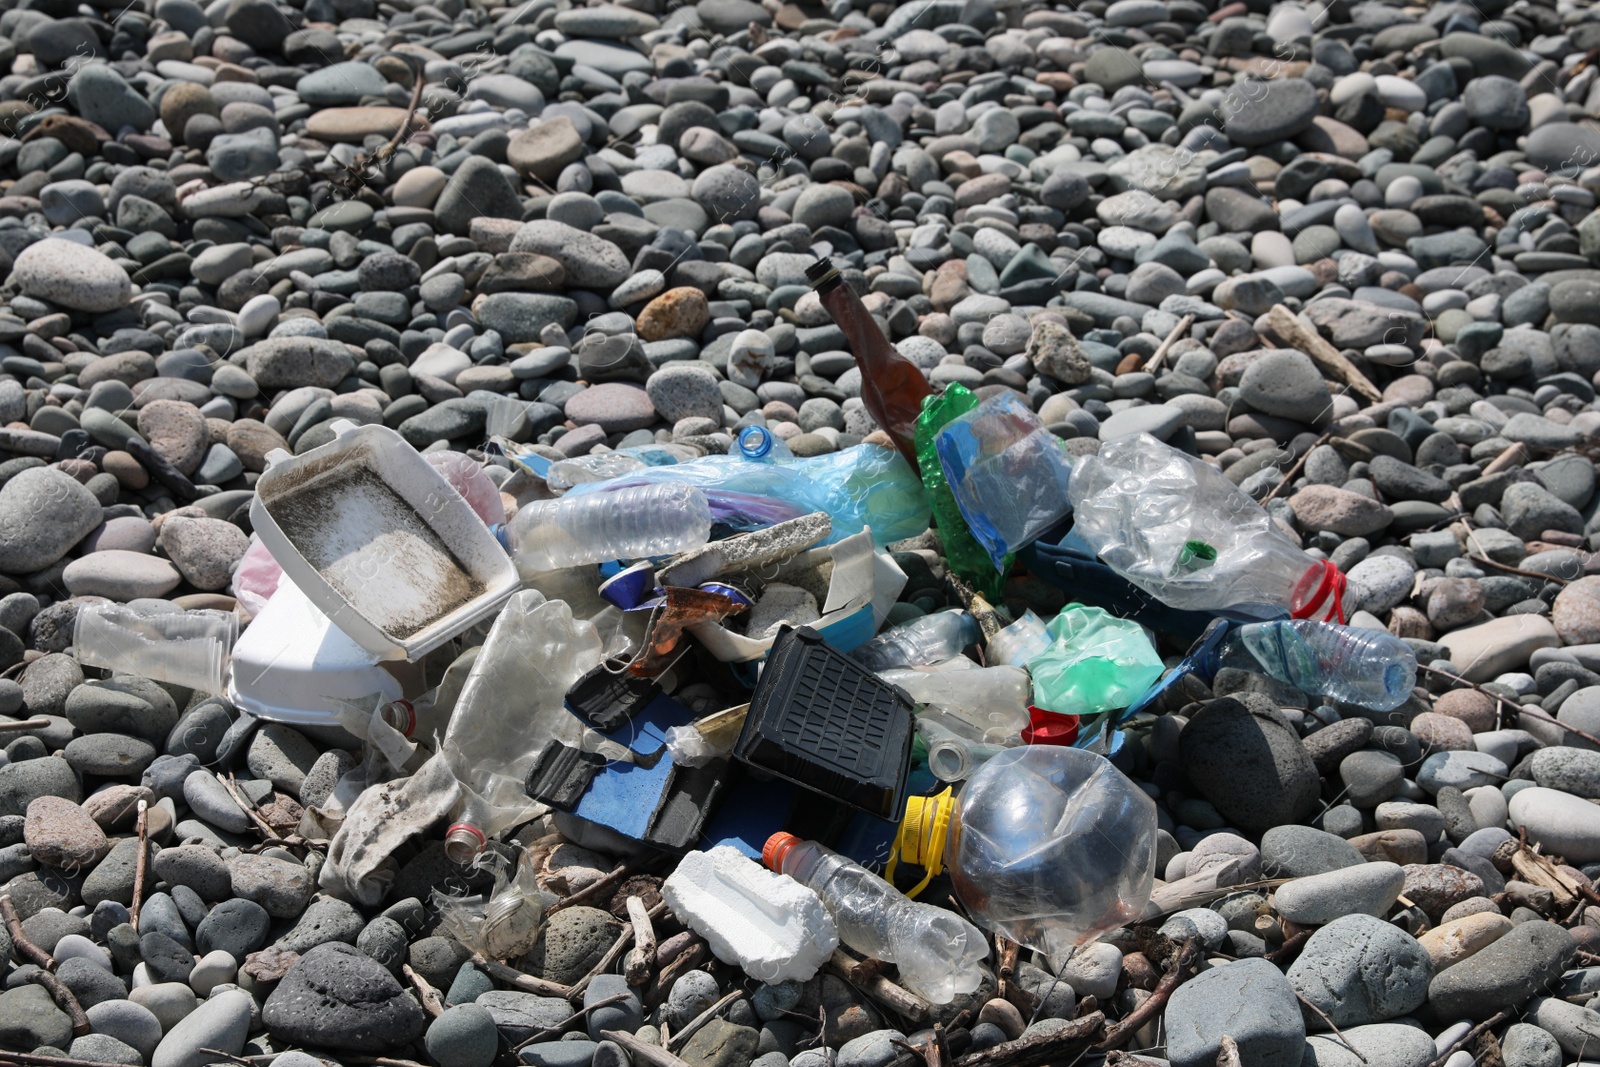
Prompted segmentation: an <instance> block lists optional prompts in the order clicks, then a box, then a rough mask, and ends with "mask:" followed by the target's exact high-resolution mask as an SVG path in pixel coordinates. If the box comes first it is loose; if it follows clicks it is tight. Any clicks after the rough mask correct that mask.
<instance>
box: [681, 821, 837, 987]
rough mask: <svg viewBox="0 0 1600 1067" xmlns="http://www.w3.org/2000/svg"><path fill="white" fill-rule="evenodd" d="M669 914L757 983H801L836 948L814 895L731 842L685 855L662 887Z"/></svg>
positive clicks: (833, 928) (825, 915)
mask: <svg viewBox="0 0 1600 1067" xmlns="http://www.w3.org/2000/svg"><path fill="white" fill-rule="evenodd" d="M661 899H662V900H665V901H666V902H667V907H669V908H671V909H672V914H674V915H676V916H677V917H678V919H679V920H680V921H681V922H683V924H684V925H685V926H687V927H689V929H691V930H693V931H694V932H695V933H697V934H699V935H700V936H701V937H703V938H705V940H706V944H708V945H709V946H711V952H712V954H713V955H715V956H716V957H717V959H719V960H721V961H722V962H723V963H728V964H732V965H734V966H736V967H738V968H740V969H741V970H743V971H744V972H745V973H746V974H748V975H749V976H750V977H751V978H754V979H756V980H757V981H760V982H769V983H777V982H789V981H793V982H804V981H806V980H807V979H809V978H811V977H812V976H813V975H815V974H816V973H817V970H818V969H819V968H820V967H821V966H822V965H823V964H824V963H826V962H827V961H828V957H830V956H832V955H833V950H834V949H836V948H838V947H839V931H838V928H837V927H836V926H835V925H834V921H833V918H832V917H831V916H830V915H829V914H828V911H827V909H826V908H825V907H824V906H823V904H822V901H821V900H820V899H819V898H818V896H817V894H816V893H814V892H813V891H812V890H810V889H808V888H807V887H806V886H804V885H801V884H800V883H799V882H797V881H795V880H794V879H793V878H788V877H785V876H784V875H782V874H775V873H773V872H772V871H767V870H763V869H762V868H761V865H760V864H759V863H756V862H755V861H753V860H751V859H750V858H749V857H747V856H746V855H744V853H742V852H740V851H738V850H737V849H735V848H733V847H732V846H731V845H719V846H718V847H716V848H713V849H711V850H710V851H708V852H691V853H689V854H688V855H687V856H685V857H683V859H682V860H680V861H679V863H678V866H677V868H676V869H675V870H674V871H673V872H672V874H671V875H669V876H668V877H667V880H666V881H665V882H664V883H662V885H661Z"/></svg>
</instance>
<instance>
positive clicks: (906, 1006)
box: [822, 949, 933, 1023]
mask: <svg viewBox="0 0 1600 1067" xmlns="http://www.w3.org/2000/svg"><path fill="white" fill-rule="evenodd" d="M822 966H823V968H824V969H825V970H827V971H829V972H831V973H833V974H836V975H838V976H839V977H840V978H843V979H844V980H845V981H846V982H849V983H850V984H851V985H853V986H855V987H856V988H857V989H859V990H861V992H863V993H865V994H866V995H867V996H869V997H871V998H872V999H874V1000H876V1001H878V1002H879V1003H880V1004H883V1005H885V1006H887V1007H889V1008H891V1009H892V1010H893V1011H895V1012H896V1013H897V1014H899V1015H903V1016H905V1017H906V1018H907V1019H909V1020H911V1021H912V1022H915V1023H921V1022H926V1021H927V1020H928V1018H929V1016H931V1015H932V1014H933V1009H932V1007H931V1006H930V1005H929V1004H928V1002H927V1001H926V1000H923V999H922V998H921V997H919V996H917V995H916V994H915V993H913V992H911V991H910V990H908V989H906V988H904V987H903V986H899V985H896V984H895V983H893V982H891V981H889V979H887V978H885V977H884V976H883V975H881V974H878V973H877V971H876V969H875V968H874V967H872V966H871V965H868V964H866V963H864V962H860V961H857V960H854V959H851V958H850V956H849V954H848V953H846V952H845V951H844V950H843V949H834V950H833V956H832V957H831V958H829V960H828V962H827V963H825V964H823V965H822ZM880 966H881V964H880Z"/></svg>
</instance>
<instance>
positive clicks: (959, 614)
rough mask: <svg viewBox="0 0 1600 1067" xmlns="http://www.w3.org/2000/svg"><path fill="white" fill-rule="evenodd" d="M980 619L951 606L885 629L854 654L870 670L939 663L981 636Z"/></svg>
mask: <svg viewBox="0 0 1600 1067" xmlns="http://www.w3.org/2000/svg"><path fill="white" fill-rule="evenodd" d="M982 636H983V635H982V633H981V632H980V631H979V629H978V621H977V620H976V619H974V618H973V617H972V616H971V615H970V614H968V613H967V612H965V611H963V610H962V609H960V608H948V609H946V610H944V611H936V612H934V613H933V614H932V615H924V616H923V617H922V618H920V619H912V620H911V621H910V622H908V623H904V624H903V625H900V626H896V627H893V628H892V629H888V630H885V631H884V632H883V633H881V634H879V635H878V636H877V637H874V638H873V639H872V640H871V641H868V642H867V643H866V644H864V645H862V646H861V647H860V648H858V649H856V650H855V651H854V652H852V653H851V656H852V657H854V658H855V659H856V660H858V661H860V662H861V663H863V664H865V665H866V666H867V668H868V669H869V670H874V671H886V670H890V669H891V668H894V667H909V666H916V665H918V664H923V663H938V662H939V661H941V660H947V659H949V658H950V657H951V656H959V655H960V654H961V650H962V649H964V648H966V647H967V646H969V645H974V644H977V643H978V641H980V640H981V639H982Z"/></svg>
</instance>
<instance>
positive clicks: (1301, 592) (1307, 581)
mask: <svg viewBox="0 0 1600 1067" xmlns="http://www.w3.org/2000/svg"><path fill="white" fill-rule="evenodd" d="M1344 587H1345V576H1344V572H1343V571H1341V570H1340V569H1339V567H1338V564H1336V563H1334V562H1333V560H1331V559H1324V560H1319V561H1318V562H1316V563H1314V564H1312V565H1311V566H1310V567H1309V568H1307V570H1306V572H1305V574H1303V575H1302V576H1301V577H1300V581H1299V582H1298V583H1296V584H1295V587H1294V592H1293V593H1292V594H1291V595H1290V598H1289V612H1290V614H1291V615H1292V616H1293V617H1294V618H1297V619H1318V620H1319V621H1321V622H1338V623H1340V624H1343V623H1344ZM1330 601H1331V603H1330Z"/></svg>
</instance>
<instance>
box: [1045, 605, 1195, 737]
mask: <svg viewBox="0 0 1600 1067" xmlns="http://www.w3.org/2000/svg"><path fill="white" fill-rule="evenodd" d="M1047 629H1048V631H1049V634H1050V638H1051V643H1050V647H1049V648H1048V649H1046V650H1045V651H1044V652H1043V653H1041V654H1040V655H1038V656H1035V657H1034V658H1033V659H1031V660H1029V661H1028V673H1029V674H1031V675H1033V703H1034V705H1035V706H1037V707H1041V708H1044V709H1046V710H1047V711H1054V712H1059V713H1061V714H1063V715H1094V714H1097V713H1099V712H1102V711H1110V710H1114V709H1116V708H1125V707H1127V706H1128V705H1129V704H1132V703H1133V702H1134V701H1135V700H1137V699H1138V698H1139V696H1140V695H1141V694H1142V693H1144V691H1145V690H1146V689H1148V688H1149V687H1150V686H1151V685H1152V684H1153V683H1154V682H1155V680H1156V679H1157V678H1159V677H1161V672H1162V671H1163V670H1165V669H1166V665H1165V664H1164V663H1162V661H1161V657H1160V655H1158V654H1157V652H1156V650H1155V646H1154V645H1152V644H1151V643H1150V638H1148V637H1146V636H1145V632H1144V627H1142V626H1140V625H1139V624H1138V623H1136V622H1132V621H1130V620H1128V619H1119V618H1117V616H1115V615H1113V614H1111V613H1110V612H1109V611H1106V610H1105V609H1104V608H1094V607H1089V606H1087V605H1084V604H1068V605H1067V606H1066V607H1064V608H1062V609H1061V614H1059V615H1057V616H1056V617H1055V618H1054V619H1052V620H1051V621H1050V625H1049V627H1048V628H1047Z"/></svg>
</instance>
